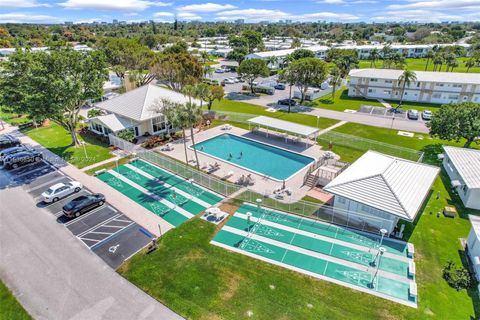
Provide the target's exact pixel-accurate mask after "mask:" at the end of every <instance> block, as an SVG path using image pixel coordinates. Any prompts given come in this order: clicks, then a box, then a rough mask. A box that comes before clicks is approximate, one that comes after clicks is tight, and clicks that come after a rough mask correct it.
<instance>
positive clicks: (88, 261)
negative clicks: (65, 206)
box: [0, 172, 181, 320]
mask: <svg viewBox="0 0 480 320" xmlns="http://www.w3.org/2000/svg"><path fill="white" fill-rule="evenodd" d="M5 180H6V177H5V175H4V174H3V172H0V186H2V190H1V191H0V203H1V207H2V210H1V212H0V257H1V259H0V277H1V278H2V280H3V281H4V282H5V283H6V284H7V286H8V287H9V288H10V289H11V290H12V291H13V293H14V294H15V295H16V296H17V298H18V300H19V301H20V303H21V304H22V305H23V306H24V307H25V308H26V310H27V311H28V312H29V313H30V314H31V315H32V316H33V317H34V318H35V319H89V320H93V319H117V320H118V319H162V320H166V319H181V317H179V316H178V315H176V314H175V313H173V312H172V311H171V310H170V309H168V308H167V307H165V306H163V305H161V304H160V303H159V302H157V301H156V300H154V299H153V298H151V297H150V296H148V295H147V294H146V293H144V292H142V291H141V290H140V289H138V288H137V287H135V286H134V285H133V284H131V283H130V282H128V281H127V280H125V279H123V278H122V277H121V276H120V275H118V274H117V273H116V272H115V271H113V270H112V269H111V268H109V267H108V266H107V265H106V264H105V263H104V262H103V261H102V260H101V259H100V258H99V257H97V256H96V255H95V254H94V253H92V252H91V251H90V250H88V248H87V247H86V246H84V245H83V244H82V243H81V242H80V241H78V239H76V238H75V237H73V236H72V234H71V233H70V232H68V230H67V229H66V228H64V227H63V226H61V225H59V224H58V223H57V222H56V221H55V217H54V216H53V215H52V214H50V213H48V212H47V211H46V210H44V209H40V208H38V209H35V210H32V208H35V206H36V203H35V202H34V200H33V198H32V197H30V196H29V195H28V194H27V193H26V192H25V191H24V190H23V188H22V187H20V186H19V187H14V188H4V187H3V186H5V183H6V181H5Z"/></svg>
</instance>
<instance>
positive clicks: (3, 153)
mask: <svg viewBox="0 0 480 320" xmlns="http://www.w3.org/2000/svg"><path fill="white" fill-rule="evenodd" d="M22 151H28V149H27V147H24V146H18V147H11V148H7V149H3V150H2V151H0V165H3V159H5V158H6V157H7V156H9V155H11V154H15V153H19V152H22Z"/></svg>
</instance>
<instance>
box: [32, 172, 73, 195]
mask: <svg viewBox="0 0 480 320" xmlns="http://www.w3.org/2000/svg"><path fill="white" fill-rule="evenodd" d="M56 172H60V171H53V172H50V173H56ZM50 173H49V174H50ZM64 178H65V176H61V177H57V178H56V179H53V180H50V181H47V182H45V183H42V184H40V185H38V186H36V187H33V188H31V189H28V190H27V192H29V193H30V192H32V191H35V190H38V189H40V188H45V186H47V185H54V184H55V181H58V180H62V179H64ZM67 178H68V179H69V180H70V181H72V178H70V177H67Z"/></svg>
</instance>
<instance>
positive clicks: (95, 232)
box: [89, 231, 115, 234]
mask: <svg viewBox="0 0 480 320" xmlns="http://www.w3.org/2000/svg"><path fill="white" fill-rule="evenodd" d="M89 233H93V234H112V233H111V232H101V231H90V232H89ZM114 233H115V232H114Z"/></svg>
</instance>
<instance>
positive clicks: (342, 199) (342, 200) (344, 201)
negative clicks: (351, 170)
mask: <svg viewBox="0 0 480 320" xmlns="http://www.w3.org/2000/svg"><path fill="white" fill-rule="evenodd" d="M337 199H338V203H341V204H345V203H346V202H347V201H346V200H345V198H344V197H340V196H338V197H337Z"/></svg>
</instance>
